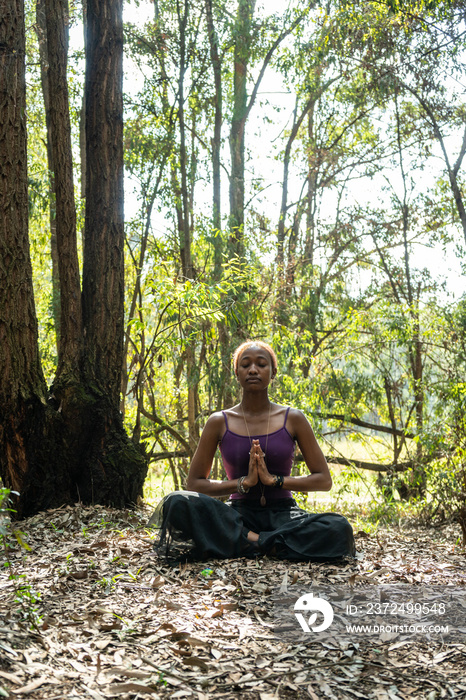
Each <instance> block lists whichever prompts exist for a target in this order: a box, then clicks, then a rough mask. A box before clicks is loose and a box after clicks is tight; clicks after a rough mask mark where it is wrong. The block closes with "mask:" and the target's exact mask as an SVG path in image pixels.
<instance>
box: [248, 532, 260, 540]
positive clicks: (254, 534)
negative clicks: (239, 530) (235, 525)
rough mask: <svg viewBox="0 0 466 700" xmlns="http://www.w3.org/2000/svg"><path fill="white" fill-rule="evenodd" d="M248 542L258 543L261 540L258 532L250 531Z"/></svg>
mask: <svg viewBox="0 0 466 700" xmlns="http://www.w3.org/2000/svg"><path fill="white" fill-rule="evenodd" d="M248 540H249V541H250V542H257V541H258V540H259V535H258V534H257V532H253V531H252V530H249V532H248Z"/></svg>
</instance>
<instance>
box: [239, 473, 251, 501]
mask: <svg viewBox="0 0 466 700" xmlns="http://www.w3.org/2000/svg"><path fill="white" fill-rule="evenodd" d="M245 478H246V477H245V476H240V478H239V479H238V484H237V486H236V490H237V492H238V493H240V494H241V495H242V496H244V494H246V493H249V489H247V488H246V487H245V486H243V482H244V480H245Z"/></svg>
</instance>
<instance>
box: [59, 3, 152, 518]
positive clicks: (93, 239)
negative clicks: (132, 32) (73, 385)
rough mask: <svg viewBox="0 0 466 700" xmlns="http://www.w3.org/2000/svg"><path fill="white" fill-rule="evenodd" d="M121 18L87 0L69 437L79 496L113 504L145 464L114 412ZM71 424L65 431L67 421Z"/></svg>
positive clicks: (120, 321) (119, 329)
mask: <svg viewBox="0 0 466 700" xmlns="http://www.w3.org/2000/svg"><path fill="white" fill-rule="evenodd" d="M122 59H123V23H122V2H121V0H116V1H115V0H113V1H112V0H103V1H102V0H101V1H100V2H98V1H97V0H88V2H87V37H86V80H85V93H86V128H85V133H86V214H85V236H84V260H83V339H84V354H83V358H82V370H83V375H82V376H83V386H82V387H81V395H77V394H76V393H74V395H73V396H71V397H69V400H68V405H67V409H68V415H69V417H70V418H71V417H72V416H73V407H74V406H76V420H75V422H76V424H77V427H76V428H75V429H74V431H73V439H74V440H75V444H76V448H77V449H76V452H77V454H79V455H80V456H81V459H80V463H79V464H76V471H75V473H74V477H75V481H76V485H77V489H78V491H79V495H80V497H81V499H82V500H83V501H85V502H94V501H97V502H100V503H110V504H113V505H116V506H123V505H127V504H128V503H131V502H135V501H136V499H137V497H138V496H139V495H141V492H142V485H143V482H144V477H145V473H146V470H147V466H146V464H145V460H144V458H143V456H142V455H141V453H140V451H139V450H138V449H137V448H136V447H135V445H134V444H133V443H132V442H131V441H130V440H129V438H128V437H127V435H126V433H125V431H124V429H123V425H122V420H121V414H120V411H119V399H120V387H121V368H122V360H123V333H124V257H123V256H124V223H123V222H124V219H123V98H122V79H123V70H122V65H123V60H122ZM69 427H70V431H71V430H72V427H71V425H70V426H69Z"/></svg>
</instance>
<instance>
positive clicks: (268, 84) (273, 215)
mask: <svg viewBox="0 0 466 700" xmlns="http://www.w3.org/2000/svg"><path fill="white" fill-rule="evenodd" d="M260 4H261V3H258V5H260ZM262 4H263V3H262ZM287 5H288V3H286V5H285V3H284V2H283V0H268V1H267V11H268V12H270V11H271V10H275V11H277V12H280V11H282V10H283V7H284V6H287ZM153 12H154V5H153V3H152V2H150V1H147V0H143V1H142V2H140V3H139V6H138V7H136V6H135V5H134V4H131V3H129V2H126V3H125V4H124V19H125V21H131V22H133V23H135V24H140V23H141V24H142V23H143V22H144V21H145V20H147V19H150V18H152V16H153ZM82 43H83V39H82V29H81V27H80V26H76V27H74V28H72V32H71V45H72V46H74V47H75V48H76V47H78V46H82ZM125 68H126V70H125V80H126V89H133V90H137V89H138V87H140V86H142V76H140V75H139V74H138V73H137V72H136V73H135V72H134V71H132V70H130V69H129V66H128V65H126V66H125ZM261 98H264V99H267V100H268V101H269V103H273V104H275V105H276V106H277V107H281V108H282V109H281V111H275V110H273V111H272V110H271V108H270V107H269V109H268V116H270V115H272V116H273V119H272V121H271V122H266V121H264V120H263V118H262V117H263V113H262V111H261V108H260V107H259V103H260V100H261ZM256 105H257V106H256V107H255V108H254V110H253V111H252V113H251V117H250V121H249V123H248V127H247V136H246V145H247V144H248V138H249V139H250V141H253V143H254V147H255V152H259V153H260V151H259V149H257V144H258V142H259V143H263V144H264V149H263V152H262V155H259V158H258V159H257V160H256V161H255V162H254V168H255V170H256V171H260V172H261V173H262V176H263V178H264V179H263V185H264V190H263V192H262V193H261V194H260V195H259V196H258V197H257V200H258V201H260V202H261V209H264V211H266V212H267V215H268V217H269V218H270V220H271V222H272V223H273V224H275V225H276V222H277V221H278V216H279V202H280V199H281V185H280V181H281V177H282V168H283V166H282V163H281V162H280V161H279V160H277V159H275V158H271V157H270V143H271V142H272V143H273V142H274V141H276V139H277V137H278V136H279V134H280V133H281V132H282V131H283V129H284V128H286V126H287V124H288V123H289V120H290V118H291V114H292V109H293V96H292V95H290V94H289V93H288V92H287V90H286V88H285V87H284V86H283V84H282V81H281V78H280V76H278V75H277V74H276V73H273V71H269V72H267V73H266V75H265V76H264V79H263V82H262V84H261V89H260V92H259V95H258V100H257V102H256ZM448 147H449V149H450V153H453V154H454V153H457V152H458V151H459V147H460V141H459V137H458V139H455V137H452V138H451V139H450V141H449V143H448ZM438 158H439V161H438V163H439V168H440V167H443V161H442V158H441V153H440V148H438ZM453 159H454V158H453ZM225 161H226V162H227V161H228V151H227V150H226V149H225ZM430 181H432V178H431V176H430V175H429V173H428V171H426V172H425V173H423V176H422V180H420V181H419V183H418V188H427V187H428V185H429V184H430ZM392 184H393V187H394V188H395V189H399V188H400V186H401V180H400V181H399V182H397V176H396V173H395V174H394V175H393V179H392ZM290 185H291V195H290V198H292V192H293V188H294V189H295V190H296V191H298V189H300V188H301V185H302V180H299V179H295V180H294V181H293V178H291V182H290ZM208 187H209V189H206V190H205V191H204V193H202V190H201V188H199V191H198V197H200V198H201V199H202V198H203V197H205V198H206V206H209V198H210V185H209V186H208ZM227 187H228V183H227V178H226V177H224V191H223V193H222V199H223V207H224V209H226V205H227V203H228V190H227ZM378 189H379V188H378V187H374V191H378ZM125 190H126V193H125V211H126V218H127V219H130V218H132V217H133V216H135V215H137V212H138V208H139V203H138V200H137V198H136V197H135V195H134V183H132V182H131V181H130V179H129V178H127V181H126V187H125ZM347 196H348V197H349V198H350V199H353V200H354V201H355V202H358V203H360V204H363V203H370V202H371V197H372V196H373V195H372V192H371V188H370V187H368V183H367V180H366V181H362V182H359V183H358V182H355V183H354V184H353V185H352V186H351V187H350V188H349V190H348V195H347ZM246 199H247V197H246ZM258 206H259V205H258ZM153 226H154V231H155V234H156V235H157V232H158V233H159V234H160V235H161V234H162V233H163V230H164V229H165V227H166V220H165V218H164V216H163V215H157V214H155V215H154V221H153ZM454 236H455V240H456V242H457V246H458V250H456V246H455V244H450V245H449V246H448V248H447V249H446V250H445V251H444V250H443V248H442V246H441V245H437V246H434V247H432V248H428V247H426V246H417V247H416V264H417V266H418V267H427V268H428V269H429V270H430V271H431V273H432V274H433V275H434V276H435V275H438V276H439V277H440V278H442V279H444V280H445V282H446V287H447V294H448V295H452V296H453V297H454V298H457V297H459V296H461V295H463V294H464V292H465V288H466V285H465V282H466V279H465V275H463V273H462V270H461V264H460V258H461V257H462V259H463V260H465V261H466V254H465V253H466V250H465V246H464V240H463V238H462V231H461V228H460V227H458V228H456V229H455V231H454Z"/></svg>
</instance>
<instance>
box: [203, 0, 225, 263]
mask: <svg viewBox="0 0 466 700" xmlns="http://www.w3.org/2000/svg"><path fill="white" fill-rule="evenodd" d="M206 17H207V31H208V35H209V47H210V60H211V62H212V68H213V71H214V85H215V110H214V135H213V137H212V141H211V143H212V184H213V199H212V225H213V228H214V231H215V234H216V236H215V243H214V268H215V269H214V274H218V273H219V271H220V265H221V262H222V249H221V237H220V236H219V235H218V233H219V232H220V230H221V227H222V220H221V177H220V149H221V135H222V118H223V114H222V109H223V102H222V65H221V61H220V57H219V53H218V37H217V34H216V32H215V27H214V21H213V16H212V0H206Z"/></svg>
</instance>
